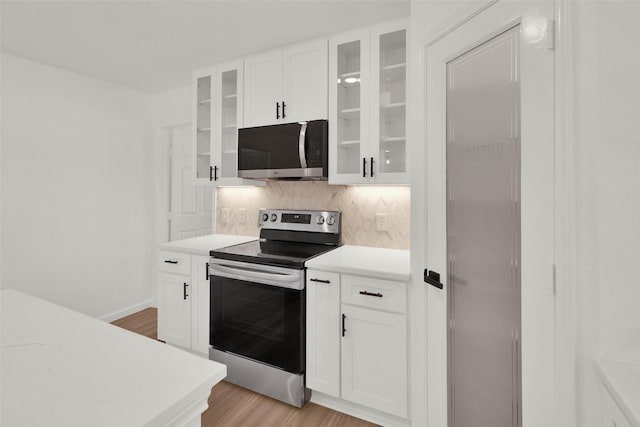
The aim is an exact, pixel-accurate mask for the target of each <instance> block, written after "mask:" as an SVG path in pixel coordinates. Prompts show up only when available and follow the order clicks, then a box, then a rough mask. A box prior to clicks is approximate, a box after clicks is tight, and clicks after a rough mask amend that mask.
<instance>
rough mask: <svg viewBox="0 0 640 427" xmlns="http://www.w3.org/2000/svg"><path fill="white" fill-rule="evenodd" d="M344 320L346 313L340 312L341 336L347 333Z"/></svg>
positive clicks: (345, 319)
mask: <svg viewBox="0 0 640 427" xmlns="http://www.w3.org/2000/svg"><path fill="white" fill-rule="evenodd" d="M346 321H347V315H346V314H342V336H344V334H346V333H347V327H346V326H345V325H346Z"/></svg>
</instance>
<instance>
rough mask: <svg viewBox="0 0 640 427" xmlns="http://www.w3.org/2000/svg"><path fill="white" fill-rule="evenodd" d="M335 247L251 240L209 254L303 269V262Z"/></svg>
mask: <svg viewBox="0 0 640 427" xmlns="http://www.w3.org/2000/svg"><path fill="white" fill-rule="evenodd" d="M335 248H337V246H332V245H319V244H311V243H298V242H284V241H274V240H266V241H260V240H253V241H251V242H247V243H240V244H238V245H233V246H227V247H225V248H221V249H216V250H213V251H211V252H210V254H211V256H212V257H214V258H220V259H227V260H231V261H242V262H251V263H255V264H266V265H275V266H281V267H293V268H304V263H305V261H307V260H309V259H311V258H313V257H315V256H318V255H320V254H322V253H325V252H328V251H330V250H332V249H335Z"/></svg>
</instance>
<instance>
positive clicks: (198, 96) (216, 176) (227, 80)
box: [192, 60, 264, 186]
mask: <svg viewBox="0 0 640 427" xmlns="http://www.w3.org/2000/svg"><path fill="white" fill-rule="evenodd" d="M192 84H193V102H192V104H193V113H192V117H193V121H192V140H193V145H194V149H193V150H192V151H193V153H194V154H193V163H194V165H195V167H194V171H195V183H196V184H209V183H211V184H214V185H219V186H225V185H233V186H238V185H264V183H262V182H259V181H251V180H245V179H242V178H238V177H237V175H238V129H239V128H240V127H242V126H243V111H244V108H243V100H244V95H243V87H244V85H243V61H241V60H239V61H233V62H228V63H225V64H219V65H217V66H215V67H208V68H203V69H200V70H197V71H195V72H194V73H193V83H192Z"/></svg>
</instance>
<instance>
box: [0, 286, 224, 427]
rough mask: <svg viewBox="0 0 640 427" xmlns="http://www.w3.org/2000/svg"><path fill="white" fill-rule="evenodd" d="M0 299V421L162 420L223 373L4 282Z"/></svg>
mask: <svg viewBox="0 0 640 427" xmlns="http://www.w3.org/2000/svg"><path fill="white" fill-rule="evenodd" d="M0 299H1V300H2V304H1V306H2V307H1V308H2V360H1V377H2V381H1V391H2V394H1V400H0V405H1V407H2V411H1V412H2V415H1V418H0V425H3V426H12V427H13V426H29V427H36V426H65V427H72V426H83V427H84V426H89V425H90V426H92V427H97V426H110V427H112V426H147V425H152V426H158V425H164V424H166V423H167V422H170V421H175V419H176V417H178V418H180V417H181V416H183V414H184V413H185V411H193V409H194V405H195V403H194V402H198V401H199V399H202V397H203V396H204V398H205V400H204V405H205V406H204V407H205V408H206V396H208V395H209V392H210V390H211V387H213V385H215V384H216V383H218V382H219V381H220V380H222V379H223V378H224V377H225V376H226V371H227V369H226V366H224V365H222V364H220V363H216V362H213V361H210V360H207V359H203V358H200V357H198V356H195V355H192V354H189V353H187V352H185V351H183V350H180V349H177V348H174V347H171V346H169V345H166V344H163V343H161V342H159V341H155V340H152V339H149V338H147V337H144V336H142V335H138V334H135V333H133V332H129V331H127V330H124V329H121V328H118V327H116V326H113V325H110V324H108V323H105V322H102V321H100V320H96V319H93V318H91V317H88V316H85V315H83V314H80V313H77V312H74V311H71V310H69V309H66V308H64V307H61V306H58V305H55V304H52V303H50V302H47V301H44V300H41V299H39V298H35V297H33V296H30V295H27V294H23V293H21V292H18V291H15V290H12V289H7V290H3V291H2V292H1V293H0ZM200 412H201V411H200ZM198 419H199V415H198Z"/></svg>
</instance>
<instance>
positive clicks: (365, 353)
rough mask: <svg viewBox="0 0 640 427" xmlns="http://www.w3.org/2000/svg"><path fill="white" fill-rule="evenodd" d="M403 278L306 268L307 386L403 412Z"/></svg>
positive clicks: (405, 379) (405, 380)
mask: <svg viewBox="0 0 640 427" xmlns="http://www.w3.org/2000/svg"><path fill="white" fill-rule="evenodd" d="M407 357H408V342H407V318H406V283H403V282H394V281H388V280H379V279H373V278H368V277H362V276H354V275H348V274H338V273H329V272H324V271H318V270H312V269H310V270H308V271H307V387H309V388H311V389H312V390H316V391H319V392H322V393H324V394H327V395H330V396H333V397H336V398H341V399H344V400H347V401H350V402H354V403H357V404H360V405H363V406H366V407H369V408H373V409H375V410H378V411H382V412H385V413H388V414H392V415H395V416H398V417H401V418H406V417H407V402H408V371H407Z"/></svg>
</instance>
